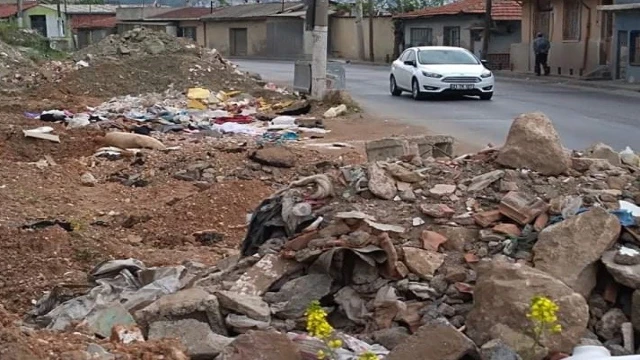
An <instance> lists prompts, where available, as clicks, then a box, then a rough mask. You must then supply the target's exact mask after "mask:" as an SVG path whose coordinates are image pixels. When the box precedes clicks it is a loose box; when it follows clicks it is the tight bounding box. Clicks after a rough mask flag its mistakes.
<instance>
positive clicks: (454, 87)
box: [450, 84, 473, 90]
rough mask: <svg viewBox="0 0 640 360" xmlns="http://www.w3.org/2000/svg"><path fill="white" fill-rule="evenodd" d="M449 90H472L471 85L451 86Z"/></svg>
mask: <svg viewBox="0 0 640 360" xmlns="http://www.w3.org/2000/svg"><path fill="white" fill-rule="evenodd" d="M450 89H451V90H472V89H473V84H451V87H450Z"/></svg>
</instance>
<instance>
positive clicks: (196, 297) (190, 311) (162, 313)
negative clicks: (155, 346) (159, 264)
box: [135, 288, 227, 335]
mask: <svg viewBox="0 0 640 360" xmlns="http://www.w3.org/2000/svg"><path fill="white" fill-rule="evenodd" d="M135 318H136V319H137V320H138V323H140V324H141V325H143V326H147V325H149V324H151V323H154V322H156V321H173V320H183V319H195V320H198V321H201V322H206V323H208V324H209V327H210V328H211V330H213V331H214V332H215V333H217V334H220V335H227V329H226V327H225V325H224V319H223V318H222V314H221V313H220V304H219V303H218V299H217V298H216V297H215V296H213V295H211V294H209V293H208V292H206V291H204V290H202V289H201V288H191V289H186V290H181V291H178V292H177V293H175V294H170V295H166V296H163V297H161V298H160V299H158V300H157V301H156V302H154V303H152V304H151V305H149V306H147V307H145V308H144V309H141V310H138V311H137V312H136V313H135Z"/></svg>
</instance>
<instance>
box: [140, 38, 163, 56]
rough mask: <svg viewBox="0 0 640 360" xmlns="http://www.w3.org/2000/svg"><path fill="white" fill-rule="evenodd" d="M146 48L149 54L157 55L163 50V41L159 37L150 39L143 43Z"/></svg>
mask: <svg viewBox="0 0 640 360" xmlns="http://www.w3.org/2000/svg"><path fill="white" fill-rule="evenodd" d="M145 47H146V50H147V52H148V53H149V54H151V55H158V54H160V53H161V52H163V51H164V50H165V46H164V43H163V42H162V40H160V39H151V40H149V41H147V42H146V43H145Z"/></svg>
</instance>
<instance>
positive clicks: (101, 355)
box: [87, 344, 116, 360]
mask: <svg viewBox="0 0 640 360" xmlns="http://www.w3.org/2000/svg"><path fill="white" fill-rule="evenodd" d="M87 352H88V353H89V354H91V358H92V359H94V360H114V359H115V358H116V356H115V355H113V354H111V353H109V352H108V351H107V350H105V349H104V348H103V347H102V346H100V345H98V344H89V345H87Z"/></svg>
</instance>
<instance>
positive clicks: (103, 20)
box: [71, 14, 116, 30]
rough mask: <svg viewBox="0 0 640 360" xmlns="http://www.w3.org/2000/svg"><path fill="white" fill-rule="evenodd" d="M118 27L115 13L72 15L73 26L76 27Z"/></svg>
mask: <svg viewBox="0 0 640 360" xmlns="http://www.w3.org/2000/svg"><path fill="white" fill-rule="evenodd" d="M114 27H116V16H115V15H114V14H82V15H71V28H72V29H74V30H76V29H105V28H108V29H111V28H114Z"/></svg>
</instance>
